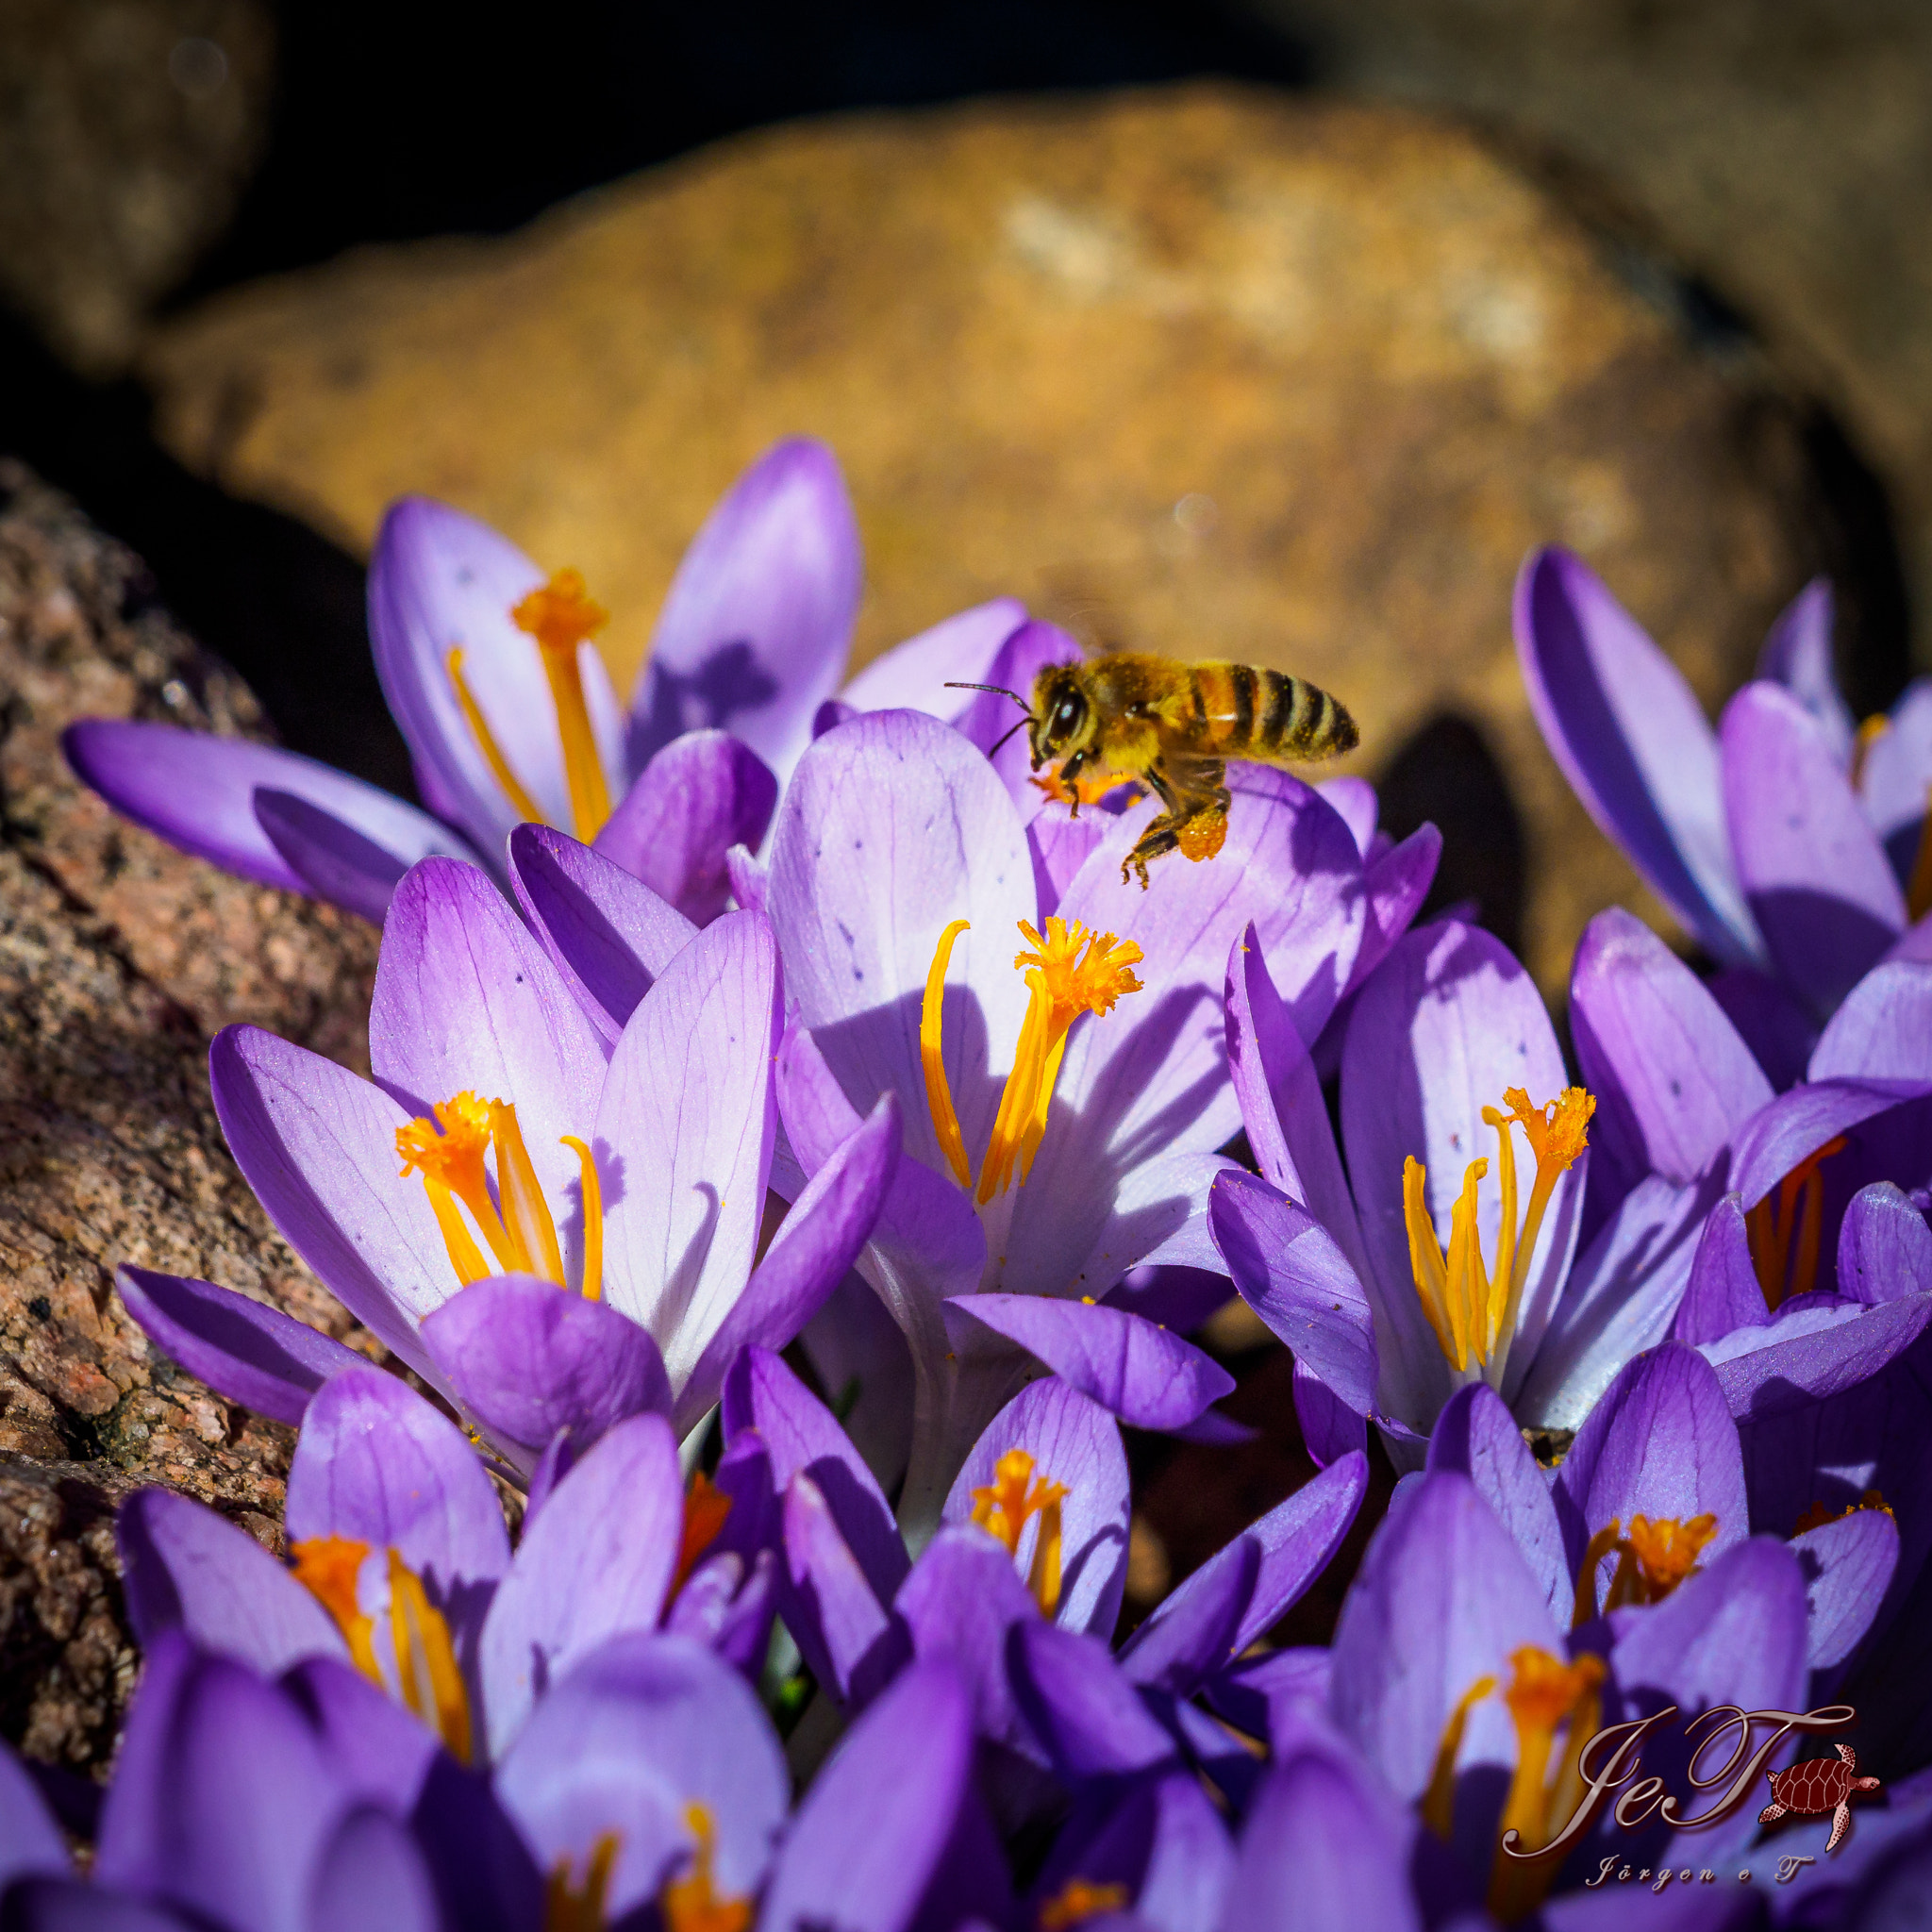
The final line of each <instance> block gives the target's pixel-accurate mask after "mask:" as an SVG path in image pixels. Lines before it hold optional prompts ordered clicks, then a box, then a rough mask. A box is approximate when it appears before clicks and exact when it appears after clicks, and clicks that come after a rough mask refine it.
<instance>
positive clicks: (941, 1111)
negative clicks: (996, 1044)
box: [919, 919, 1141, 1207]
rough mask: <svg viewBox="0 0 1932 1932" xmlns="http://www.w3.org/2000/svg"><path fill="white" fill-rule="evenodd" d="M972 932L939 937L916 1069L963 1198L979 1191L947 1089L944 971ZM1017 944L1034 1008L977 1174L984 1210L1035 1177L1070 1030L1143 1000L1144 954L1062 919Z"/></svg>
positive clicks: (1018, 964) (954, 928) (952, 929)
mask: <svg viewBox="0 0 1932 1932" xmlns="http://www.w3.org/2000/svg"><path fill="white" fill-rule="evenodd" d="M967 929H968V927H967V923H966V921H965V920H963V919H956V920H955V921H954V922H953V923H952V924H950V925H949V926H947V927H946V929H945V931H944V932H942V933H941V935H940V942H939V946H938V948H937V950H936V951H935V952H934V954H933V959H932V966H931V968H930V970H929V971H928V972H927V974H926V975H925V998H924V1001H923V1003H922V1004H921V1007H920V1010H919V1060H920V1065H921V1067H922V1069H923V1070H924V1074H925V1098H926V1105H927V1106H928V1107H929V1108H931V1109H932V1123H933V1131H934V1132H935V1133H936V1134H937V1135H938V1137H939V1143H940V1148H941V1152H942V1153H943V1154H944V1155H945V1157H946V1164H947V1165H948V1166H949V1167H950V1168H951V1169H952V1170H953V1177H954V1179H956V1180H957V1181H958V1183H959V1185H960V1186H961V1187H962V1188H966V1187H971V1186H972V1185H973V1164H972V1161H971V1160H970V1159H969V1158H968V1157H967V1153H966V1143H965V1140H964V1138H963V1136H962V1135H961V1134H960V1131H959V1116H958V1112H957V1111H956V1110H955V1108H954V1106H953V1092H952V1088H951V1086H950V1085H949V1083H948V1082H947V1079H946V1069H945V1062H944V1060H943V1058H941V1017H942V1011H943V1008H944V1005H945V993H946V968H947V966H948V965H949V964H950V963H951V961H952V958H953V946H954V943H955V941H957V940H958V937H959V935H960V934H961V933H962V932H965V931H966V930H967ZM1020 934H1021V937H1022V938H1023V939H1024V940H1025V941H1026V942H1027V947H1028V950H1027V951H1025V952H1023V953H1020V954H1017V955H1016V956H1015V958H1014V959H1013V965H1014V967H1015V969H1016V970H1017V971H1019V972H1020V973H1023V974H1024V975H1025V983H1026V991H1027V993H1028V994H1029V998H1028V1000H1027V1004H1026V1017H1025V1018H1024V1020H1023V1021H1022V1022H1021V1024H1020V1039H1019V1043H1018V1044H1017V1045H1016V1046H1015V1047H1014V1049H1013V1071H1012V1072H1011V1073H1010V1074H1008V1075H1007V1084H1006V1087H1005V1090H1004V1091H1002V1092H1001V1094H1000V1105H999V1112H998V1113H997V1114H996V1115H995V1116H994V1119H993V1124H992V1133H991V1137H990V1138H989V1140H988V1141H987V1147H986V1158H985V1159H984V1161H982V1162H981V1164H980V1170H979V1191H978V1200H979V1203H980V1205H981V1206H982V1207H984V1206H985V1205H986V1203H987V1202H989V1201H991V1199H992V1198H993V1196H994V1195H995V1194H998V1193H1001V1192H1003V1191H1005V1190H1006V1189H1007V1188H1008V1187H1009V1186H1011V1185H1012V1181H1013V1176H1014V1173H1015V1171H1016V1170H1017V1171H1018V1174H1019V1177H1020V1179H1021V1181H1022V1182H1024V1180H1025V1179H1026V1176H1027V1175H1028V1174H1031V1173H1032V1171H1033V1157H1034V1156H1035V1155H1036V1154H1038V1153H1039V1151H1040V1143H1041V1139H1042V1138H1043V1137H1044V1136H1045V1133H1046V1122H1047V1114H1048V1110H1049V1109H1050V1108H1051V1107H1052V1105H1053V1091H1054V1086H1055V1083H1056V1082H1057V1081H1058V1079H1059V1074H1060V1060H1061V1058H1062V1056H1063V1055H1064V1054H1065V1051H1066V1044H1067V1030H1068V1028H1069V1027H1071V1026H1072V1025H1073V1024H1074V1021H1075V1020H1077V1019H1078V1018H1079V1017H1080V1015H1081V1014H1082V1013H1109V1012H1111V1011H1112V1010H1113V1007H1114V1002H1115V1001H1117V1000H1118V999H1119V998H1120V996H1121V995H1122V994H1123V993H1126V992H1139V991H1141V982H1140V980H1139V979H1137V978H1136V977H1135V976H1134V974H1133V971H1132V968H1133V967H1134V966H1135V965H1136V964H1137V963H1138V961H1139V960H1140V958H1141V949H1140V947H1139V946H1137V945H1135V944H1134V943H1133V942H1132V941H1121V940H1120V939H1118V938H1116V937H1115V935H1114V934H1112V933H1110V932H1102V933H1096V932H1091V931H1089V930H1088V928H1087V927H1086V926H1084V925H1081V924H1078V923H1077V922H1076V923H1075V924H1074V925H1073V926H1071V927H1069V926H1068V924H1067V923H1066V921H1065V920H1063V919H1049V920H1048V921H1047V922H1046V936H1045V937H1044V938H1043V939H1042V938H1041V935H1040V934H1039V933H1037V932H1036V931H1034V929H1033V928H1032V926H1030V925H1028V924H1026V922H1025V921H1024V919H1023V920H1022V921H1021V922H1020Z"/></svg>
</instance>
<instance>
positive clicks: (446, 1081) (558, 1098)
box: [369, 858, 607, 1280]
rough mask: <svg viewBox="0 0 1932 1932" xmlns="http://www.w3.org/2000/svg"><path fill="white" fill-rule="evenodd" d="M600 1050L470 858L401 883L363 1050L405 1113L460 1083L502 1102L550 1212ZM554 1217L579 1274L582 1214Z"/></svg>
mask: <svg viewBox="0 0 1932 1932" xmlns="http://www.w3.org/2000/svg"><path fill="white" fill-rule="evenodd" d="M606 1058H607V1052H606V1049H605V1046H604V1042H603V1041H602V1040H601V1039H599V1037H598V1035H597V1031H596V1029H595V1028H594V1027H593V1026H592V1025H591V1022H590V1021H589V1019H587V1018H586V1017H585V1014H584V1011H583V1008H581V1007H579V1006H578V1004H577V1002H576V1001H575V998H574V997H573V996H572V994H571V992H570V990H569V988H568V987H566V986H565V984H564V982H563V979H562V976H561V975H560V974H558V971H557V968H556V967H554V966H553V965H552V964H551V963H550V960H549V959H548V958H547V957H546V956H545V954H544V952H543V949H542V948H541V946H540V945H539V944H538V943H537V941H536V940H535V939H533V938H532V937H531V935H530V933H529V931H528V930H527V929H526V928H525V925H524V924H523V922H522V921H521V920H519V919H518V918H517V916H516V913H515V911H514V909H513V908H511V906H510V903H509V901H508V899H506V898H505V897H504V895H503V894H502V893H501V892H500V891H497V889H496V888H495V887H494V886H493V885H491V883H490V881H489V879H487V878H486V877H485V876H484V875H483V874H481V873H479V872H478V871H477V870H476V869H475V866H468V865H457V864H453V863H452V862H451V861H450V860H448V859H442V858H431V859H425V861H424V862H423V863H422V864H421V865H419V866H417V867H416V868H415V869H414V870H413V871H412V872H411V873H410V874H409V875H408V877H407V878H406V879H405V880H404V881H403V882H402V884H401V885H400V886H398V887H397V888H396V893H395V897H394V899H393V900H392V901H391V904H390V913H389V920H388V923H387V924H385V925H384V927H383V933H382V953H381V956H380V958H379V959H378V960H377V963H376V969H375V998H374V1000H373V1001H372V1002H371V1005H370V1009H369V1059H370V1065H371V1068H372V1070H373V1071H374V1073H375V1078H376V1080H377V1081H378V1083H379V1084H380V1085H381V1086H383V1087H384V1088H386V1089H387V1090H388V1091H389V1092H391V1094H393V1095H394V1096H395V1097H396V1099H398V1100H399V1101H401V1102H402V1103H403V1104H404V1105H405V1106H406V1107H407V1108H408V1109H409V1113H410V1115H411V1116H412V1117H422V1116H425V1115H427V1114H428V1113H429V1112H430V1111H431V1109H432V1108H435V1107H436V1106H438V1105H439V1104H440V1103H441V1102H443V1101H446V1100H447V1099H449V1097H450V1096H451V1095H452V1094H455V1093H461V1092H465V1091H474V1092H475V1093H478V1094H480V1095H482V1096H483V1097H484V1098H485V1099H490V1100H503V1101H507V1102H508V1103H509V1104H510V1105H511V1106H513V1107H514V1108H516V1110H517V1122H518V1124H519V1126H520V1128H521V1129H522V1132H523V1138H524V1141H525V1145H526V1146H527V1147H528V1149H529V1154H530V1161H531V1164H532V1166H534V1168H535V1169H536V1172H537V1178H538V1181H539V1183H540V1185H541V1188H542V1191H543V1194H544V1198H545V1199H546V1200H547V1201H549V1202H551V1203H553V1204H554V1208H553V1211H558V1210H560V1209H561V1208H562V1206H563V1204H564V1203H566V1202H568V1201H571V1200H574V1199H575V1195H576V1191H577V1188H578V1184H579V1174H580V1170H579V1167H578V1163H577V1158H576V1156H575V1154H573V1153H572V1152H571V1150H570V1149H569V1148H568V1147H566V1146H564V1145H563V1144H562V1141H563V1137H564V1136H565V1135H567V1134H568V1135H575V1136H579V1137H581V1136H582V1134H583V1132H584V1128H585V1124H586V1123H587V1122H588V1121H589V1120H591V1118H593V1117H594V1115H595V1112H596V1108H597V1095H598V1091H599V1089H600V1088H601V1087H602V1086H603V1084H604V1066H605V1060H606ZM422 1191H423V1189H422V1183H421V1182H420V1181H416V1180H413V1179H412V1180H410V1181H409V1182H408V1192H410V1193H416V1194H420V1193H421V1192H422ZM558 1222H559V1225H558V1236H559V1238H560V1240H561V1242H562V1247H563V1261H564V1267H565V1269H566V1270H567V1271H570V1272H571V1278H572V1279H573V1280H575V1270H576V1268H577V1267H578V1265H579V1261H580V1257H579V1253H578V1250H579V1248H580V1245H581V1242H582V1227H581V1223H580V1216H579V1215H572V1216H571V1217H570V1219H569V1221H568V1223H565V1222H564V1219H563V1216H562V1214H561V1213H560V1212H558ZM448 1272H449V1271H448V1263H447V1259H446V1258H445V1262H444V1269H443V1273H444V1274H445V1275H446V1274H448Z"/></svg>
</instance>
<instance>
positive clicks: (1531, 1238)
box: [1402, 1087, 1596, 1383]
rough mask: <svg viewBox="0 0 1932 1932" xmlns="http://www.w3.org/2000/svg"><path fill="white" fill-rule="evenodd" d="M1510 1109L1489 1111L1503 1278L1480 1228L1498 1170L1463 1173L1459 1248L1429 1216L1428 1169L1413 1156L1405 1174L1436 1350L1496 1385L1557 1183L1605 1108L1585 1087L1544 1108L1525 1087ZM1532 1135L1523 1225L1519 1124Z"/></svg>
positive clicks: (1481, 1166) (1454, 1231) (1414, 1257)
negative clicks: (1487, 1185) (1487, 1254)
mask: <svg viewBox="0 0 1932 1932" xmlns="http://www.w3.org/2000/svg"><path fill="white" fill-rule="evenodd" d="M1503 1101H1504V1104H1505V1106H1507V1108H1509V1111H1508V1112H1507V1114H1506V1113H1499V1112H1498V1111H1497V1110H1496V1108H1493V1107H1486V1108H1483V1123H1484V1124H1485V1125H1487V1126H1491V1127H1493V1128H1494V1129H1495V1132H1496V1170H1497V1177H1498V1179H1499V1180H1500V1182H1501V1184H1502V1191H1503V1213H1502V1225H1501V1228H1500V1231H1499V1233H1498V1237H1497V1242H1496V1266H1495V1272H1494V1274H1493V1275H1492V1274H1491V1273H1490V1272H1489V1270H1488V1269H1487V1268H1485V1266H1484V1263H1483V1250H1482V1238H1481V1235H1480V1233H1479V1232H1478V1230H1477V1227H1476V1206H1477V1203H1476V1187H1477V1183H1478V1182H1480V1181H1481V1180H1482V1179H1483V1177H1484V1176H1485V1175H1486V1174H1488V1173H1489V1171H1490V1163H1489V1161H1488V1160H1487V1159H1477V1160H1472V1161H1471V1162H1470V1163H1469V1165H1468V1166H1467V1167H1466V1168H1465V1169H1464V1170H1463V1174H1462V1192H1461V1193H1460V1195H1459V1196H1458V1197H1457V1202H1456V1207H1455V1208H1454V1210H1453V1212H1452V1214H1451V1217H1450V1224H1449V1248H1448V1252H1447V1253H1446V1254H1445V1253H1444V1252H1443V1250H1442V1247H1441V1244H1440V1243H1439V1242H1438V1241H1437V1240H1436V1227H1435V1222H1434V1220H1433V1219H1432V1218H1431V1216H1430V1213H1429V1205H1428V1195H1427V1191H1426V1184H1427V1181H1428V1170H1427V1169H1426V1168H1425V1167H1424V1165H1423V1164H1422V1162H1421V1161H1419V1160H1417V1159H1416V1158H1415V1157H1414V1156H1413V1155H1411V1156H1410V1157H1409V1158H1407V1160H1406V1161H1405V1162H1404V1163H1403V1168H1402V1206H1403V1219H1404V1221H1405V1223H1406V1224H1407V1229H1408V1259H1409V1270H1410V1273H1411V1274H1413V1275H1414V1277H1415V1290H1416V1294H1417V1296H1418V1297H1419V1298H1420V1299H1421V1302H1422V1305H1423V1312H1424V1314H1425V1315H1426V1316H1427V1317H1428V1320H1429V1326H1430V1327H1431V1328H1432V1329H1434V1331H1435V1335H1436V1343H1437V1346H1438V1347H1439V1348H1441V1351H1442V1355H1443V1357H1444V1358H1445V1359H1446V1360H1447V1361H1448V1362H1449V1363H1450V1364H1451V1365H1452V1366H1453V1367H1454V1368H1455V1369H1456V1371H1457V1374H1468V1373H1469V1371H1470V1366H1471V1363H1472V1361H1473V1362H1474V1365H1475V1368H1476V1370H1477V1372H1478V1373H1480V1374H1483V1375H1485V1376H1486V1377H1487V1378H1488V1379H1489V1380H1490V1381H1491V1383H1494V1382H1496V1381H1499V1380H1500V1379H1501V1377H1502V1374H1503V1368H1504V1365H1505V1363H1506V1362H1507V1360H1508V1357H1509V1342H1510V1340H1511V1338H1512V1337H1513V1336H1514V1334H1515V1331H1516V1317H1517V1311H1518V1309H1519V1307H1521V1305H1522V1301H1523V1291H1524V1286H1525V1284H1526V1283H1527V1282H1528V1280H1529V1268H1530V1262H1531V1260H1532V1258H1533V1257H1534V1256H1535V1254H1536V1241H1537V1236H1538V1235H1539V1234H1540V1233H1541V1229H1542V1224H1543V1216H1544V1214H1545V1213H1546V1212H1547V1210H1548V1208H1549V1205H1550V1200H1551V1197H1552V1196H1553V1195H1554V1194H1555V1192H1556V1190H1557V1181H1558V1180H1559V1179H1560V1178H1561V1177H1562V1175H1563V1174H1564V1173H1565V1172H1566V1171H1567V1170H1568V1169H1569V1168H1570V1166H1571V1165H1572V1164H1573V1163H1574V1161H1575V1159H1576V1158H1577V1156H1578V1155H1580V1154H1581V1153H1582V1152H1583V1150H1584V1149H1585V1147H1587V1146H1588V1145H1589V1143H1590V1119H1591V1114H1593V1113H1594V1112H1595V1111H1596V1101H1595V1099H1594V1098H1593V1097H1592V1096H1591V1094H1589V1093H1587V1092H1585V1091H1584V1090H1583V1089H1582V1088H1581V1087H1570V1088H1566V1089H1565V1090H1564V1091H1562V1092H1561V1093H1559V1094H1558V1095H1557V1097H1556V1099H1554V1100H1552V1101H1550V1102H1548V1103H1547V1104H1546V1105H1545V1106H1543V1107H1541V1108H1537V1107H1532V1106H1531V1105H1530V1104H1529V1095H1528V1094H1527V1093H1525V1092H1524V1090H1523V1089H1522V1088H1521V1087H1511V1088H1509V1089H1507V1091H1505V1092H1504V1095H1503ZM1511 1124H1515V1125H1517V1126H1520V1127H1521V1128H1522V1129H1523V1132H1524V1139H1526V1140H1527V1141H1528V1142H1529V1148H1530V1152H1531V1153H1532V1154H1533V1155H1534V1156H1535V1157H1536V1179H1535V1181H1534V1182H1533V1183H1532V1184H1531V1187H1530V1191H1529V1206H1528V1208H1527V1209H1526V1210H1525V1211H1524V1215H1523V1219H1522V1222H1521V1224H1520V1225H1519V1224H1518V1221H1517V1212H1516V1149H1515V1145H1514V1142H1513V1141H1512V1139H1511V1136H1510V1133H1509V1128H1510V1126H1511Z"/></svg>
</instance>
